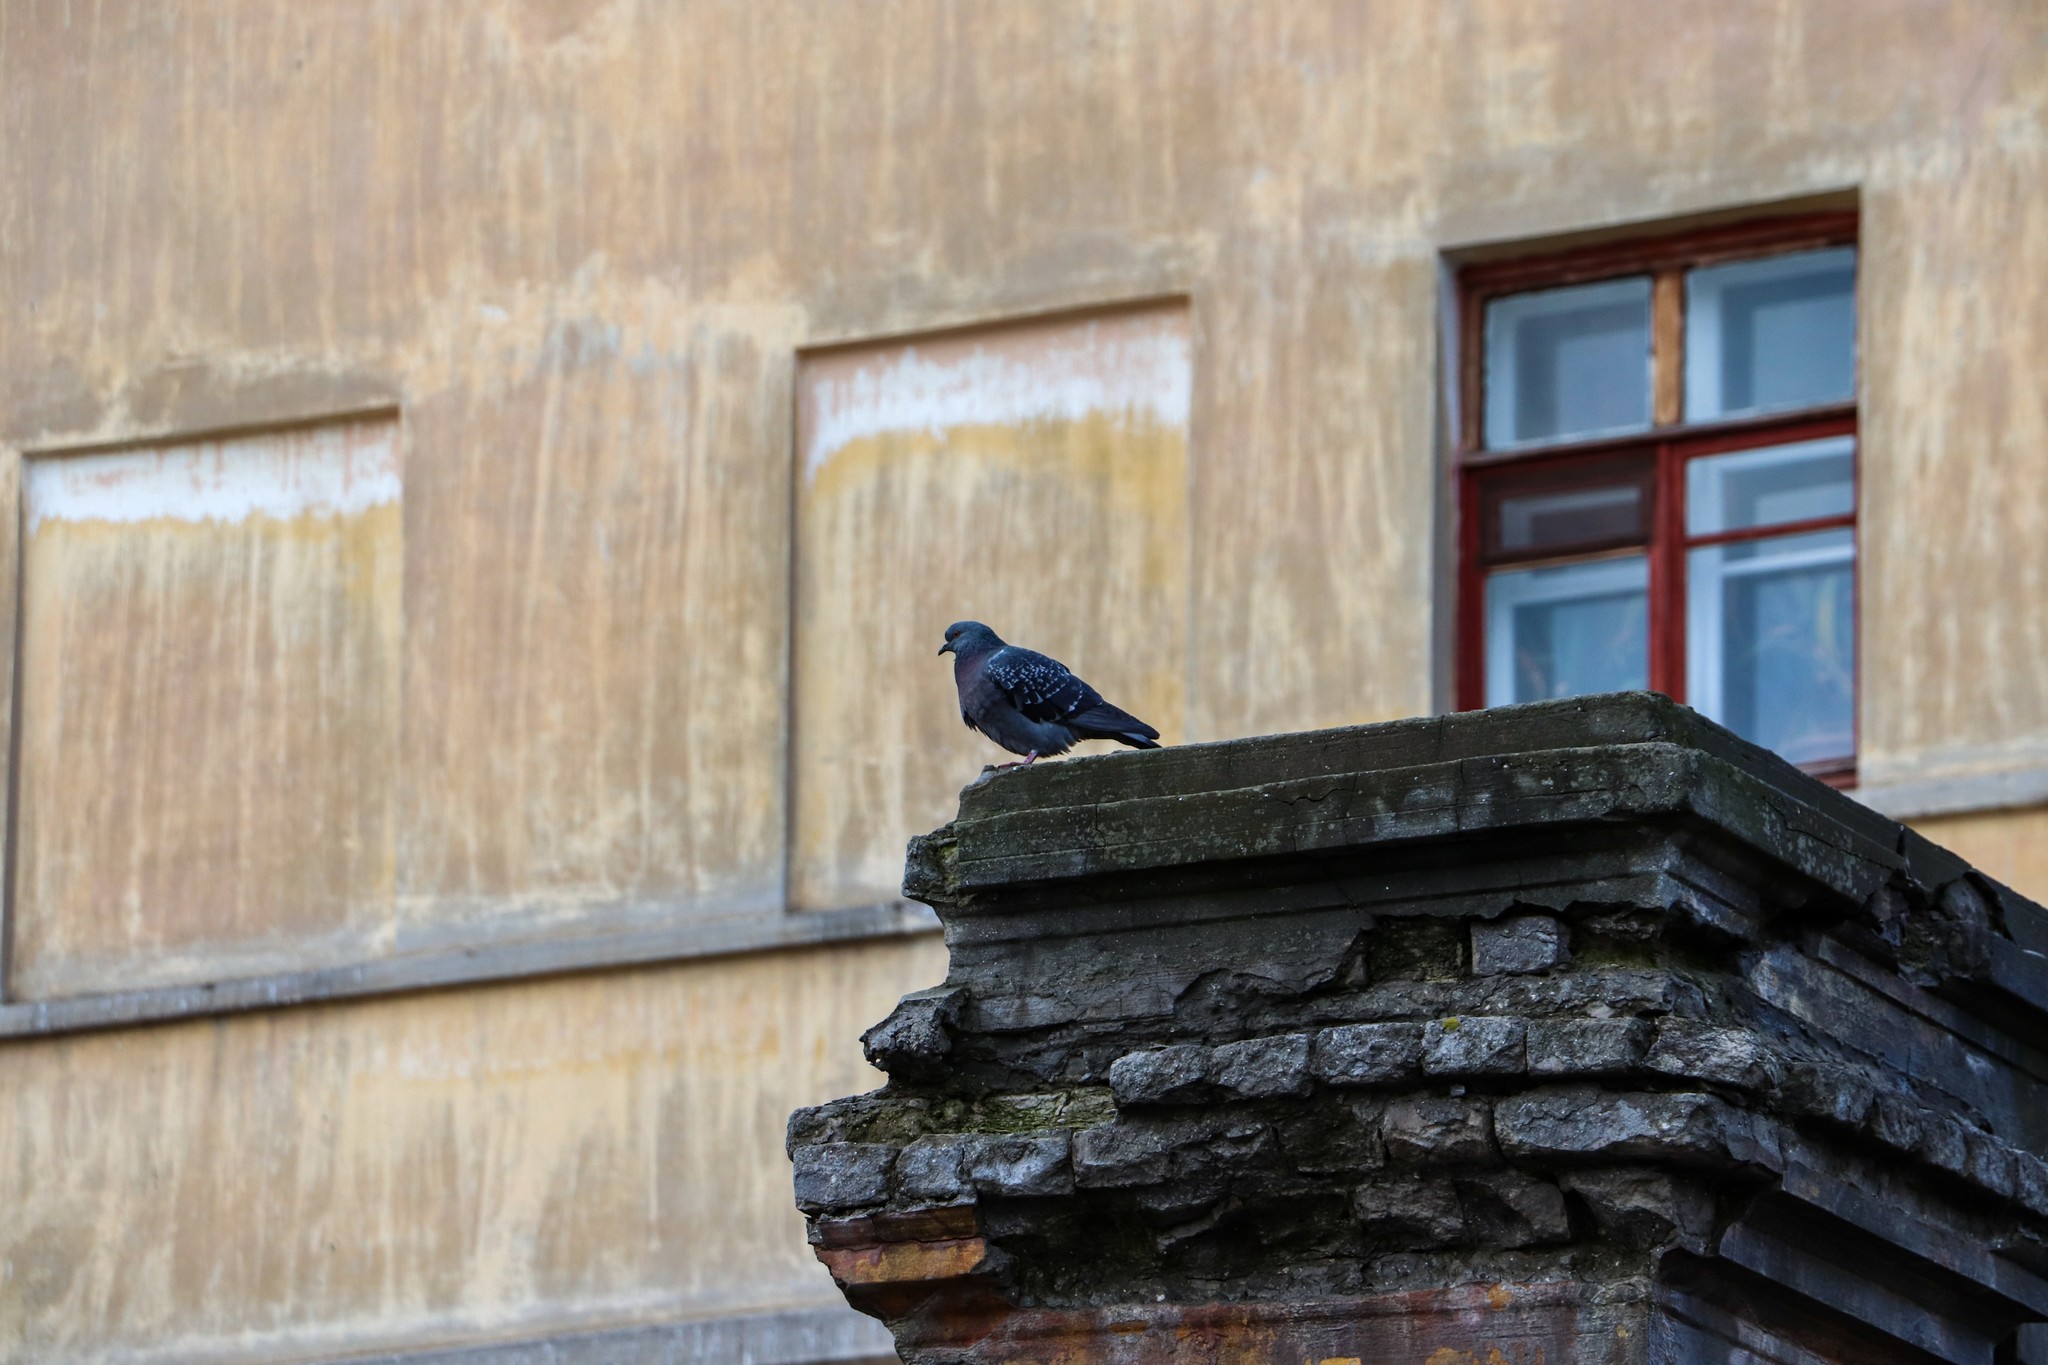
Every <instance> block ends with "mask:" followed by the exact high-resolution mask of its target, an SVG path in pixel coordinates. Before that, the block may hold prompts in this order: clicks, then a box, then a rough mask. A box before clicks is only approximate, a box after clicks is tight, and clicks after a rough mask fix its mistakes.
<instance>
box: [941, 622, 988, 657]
mask: <svg viewBox="0 0 2048 1365" xmlns="http://www.w3.org/2000/svg"><path fill="white" fill-rule="evenodd" d="M1002 647H1003V640H1002V637H1001V636H999V635H997V634H996V633H995V632H994V631H992V630H990V629H989V628H988V627H987V626H985V625H983V624H982V623H981V622H979V621H955V622H954V623H953V624H952V625H950V626H947V627H946V643H944V644H942V645H940V646H939V653H941V654H957V655H959V656H960V657H961V658H963V659H967V658H972V657H973V656H975V655H976V654H981V653H984V652H986V651H988V650H991V649H1001V648H1002Z"/></svg>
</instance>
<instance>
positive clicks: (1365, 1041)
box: [1313, 1024, 1422, 1085]
mask: <svg viewBox="0 0 2048 1365" xmlns="http://www.w3.org/2000/svg"><path fill="white" fill-rule="evenodd" d="M1313 1069H1314V1071H1315V1074H1316V1075H1317V1076H1318V1077H1319V1078H1321V1079H1322V1080H1324V1081H1327V1082H1328V1083H1329V1084H1331V1085H1390V1084H1394V1083H1397V1082H1400V1081H1406V1080H1411V1079H1413V1078H1414V1077H1415V1076H1416V1075H1417V1074H1418V1073H1419V1072H1420V1071H1421V1069H1422V1025H1420V1024H1344V1025H1341V1026H1339V1027H1337V1028H1326V1029H1324V1030H1323V1031H1322V1032H1320V1033H1318V1034H1317V1035H1316V1045H1315V1059H1314V1065H1313Z"/></svg>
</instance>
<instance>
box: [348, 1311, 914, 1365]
mask: <svg viewBox="0 0 2048 1365" xmlns="http://www.w3.org/2000/svg"><path fill="white" fill-rule="evenodd" d="M349 1358H350V1359H351V1360H357V1361H358V1365H695V1362H699V1361H701V1362H703V1363H704V1365H712V1362H719V1365H729V1362H733V1361H746V1362H750V1363H751V1365H889V1362H893V1361H895V1359H896V1346H895V1342H894V1341H893V1340H892V1339H891V1338H890V1336H889V1329H888V1328H886V1327H884V1326H882V1324H881V1323H879V1322H877V1321H876V1320H875V1319H873V1318H870V1317H867V1316H865V1315H863V1314H860V1313H856V1312H854V1311H853V1310H852V1309H851V1308H846V1307H844V1306H840V1305H831V1306H821V1307H818V1308H792V1309H786V1310H784V1311H782V1312H779V1313H757V1314H748V1315H744V1316H735V1317H720V1318H706V1319H702V1320H700V1321H696V1322H668V1323H655V1324H651V1325H649V1326H645V1327H622V1328H617V1329H614V1330H612V1331H601V1332H573V1333H563V1334H561V1335H559V1336H550V1337H540V1338H529V1339H527V1340H524V1341H507V1342H495V1343H491V1344H489V1345H481V1346H466V1347H457V1348H454V1349H444V1350H430V1351H418V1352H406V1353H404V1354H399V1355H379V1356H369V1357H365V1358H361V1359H360V1360H358V1358H357V1357H354V1356H351V1357H349Z"/></svg>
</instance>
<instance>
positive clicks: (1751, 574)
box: [1685, 528, 1856, 763]
mask: <svg viewBox="0 0 2048 1365" xmlns="http://www.w3.org/2000/svg"><path fill="white" fill-rule="evenodd" d="M1855 565H1856V539H1855V533H1854V532H1852V531H1850V530H1848V529H1847V528H1843V529H1842V530H1838V531H1818V532H1814V533H1811V534H1808V535H1803V536H1779V537H1776V538H1773V539H1770V540H1751V541H1741V542H1738V543H1736V544H1733V545H1710V546H1707V547H1705V548H1702V549H1698V550H1694V551H1692V552H1691V554H1690V555H1689V556H1688V558H1687V567H1688V574H1687V593H1688V596H1689V598H1690V602H1689V604H1688V606H1689V610H1688V613H1687V615H1688V620H1687V630H1686V661H1685V672H1686V695H1687V696H1688V698H1690V700H1691V701H1692V704H1693V705H1694V706H1695V707H1697V708H1698V709H1699V710H1700V711H1701V712H1702V713H1703V714H1705V715H1708V716H1711V717H1712V718H1714V719H1715V720H1718V721H1720V722H1721V723H1722V724H1723V725H1726V726H1727V727H1728V728H1729V729H1731V730H1733V731H1735V732H1736V733H1737V734H1739V735H1742V736H1743V737H1744V738H1746V739H1750V740H1754V741H1755V742H1756V743H1758V744H1761V745H1763V746H1765V747H1766V748H1769V749H1775V750H1777V751H1778V753H1780V754H1782V755H1784V756H1785V757H1786V758H1789V759H1791V760H1792V761H1793V762H1794V763H1810V762H1813V761H1815V760H1817V759H1827V758H1848V757H1850V756H1852V755H1853V754H1854V753H1855V752H1856V734H1855V722H1856V618H1855V591H1856V579H1855Z"/></svg>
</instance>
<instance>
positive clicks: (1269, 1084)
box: [1209, 1033, 1313, 1100]
mask: <svg viewBox="0 0 2048 1365" xmlns="http://www.w3.org/2000/svg"><path fill="white" fill-rule="evenodd" d="M1312 1041H1313V1040H1312V1036H1311V1035H1309V1034H1306V1033H1285V1034H1281V1035H1280V1036H1278V1037H1275V1038H1247V1039H1245V1040H1244V1041H1243V1042H1241V1043H1225V1044H1224V1045H1223V1046H1222V1047H1219V1048H1217V1049H1216V1050H1215V1051H1213V1052H1212V1053H1210V1055H1209V1079H1210V1081H1211V1082H1212V1083H1213V1084H1215V1085H1216V1086H1217V1087H1219V1088H1220V1089H1222V1090H1225V1091H1227V1092H1229V1093H1231V1094H1233V1095H1236V1096H1237V1097H1238V1098H1240V1099H1247V1100H1263V1099H1279V1098H1281V1097H1283V1096H1299V1095H1306V1094H1307V1093H1308V1092H1309V1069H1308V1064H1309V1050H1310V1045H1311V1043H1312Z"/></svg>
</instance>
